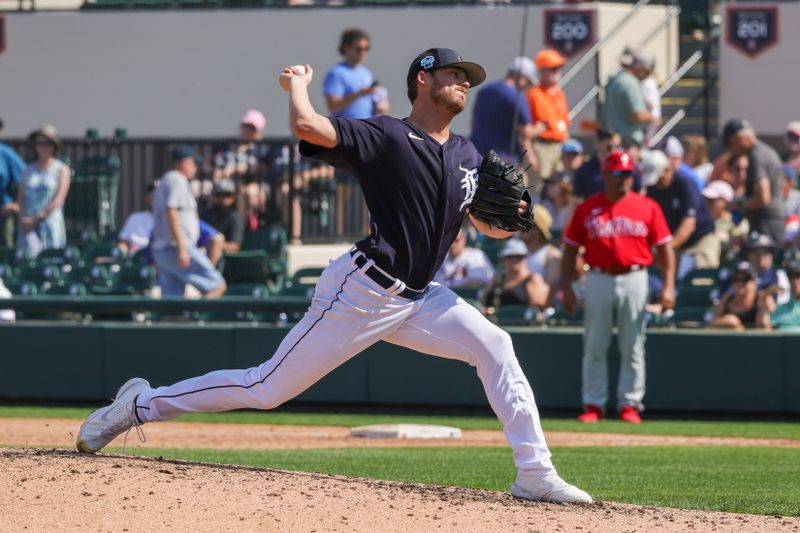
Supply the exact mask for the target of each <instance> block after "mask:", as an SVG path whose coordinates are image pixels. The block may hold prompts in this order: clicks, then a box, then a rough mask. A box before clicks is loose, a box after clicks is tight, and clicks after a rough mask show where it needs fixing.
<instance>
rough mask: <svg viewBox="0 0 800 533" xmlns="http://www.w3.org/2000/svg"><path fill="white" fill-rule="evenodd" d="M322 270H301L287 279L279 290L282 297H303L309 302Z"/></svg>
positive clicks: (315, 268)
mask: <svg viewBox="0 0 800 533" xmlns="http://www.w3.org/2000/svg"><path fill="white" fill-rule="evenodd" d="M323 270H324V269H323V268H320V267H309V268H301V269H299V270H297V272H295V273H294V274H292V277H291V278H289V279H288V280H287V281H286V282H285V283H284V284H283V288H281V290H280V294H281V295H282V296H303V297H305V298H308V299H309V300H310V299H311V298H313V296H314V289H315V288H316V286H317V281H318V280H319V277H320V276H321V275H322V271H323Z"/></svg>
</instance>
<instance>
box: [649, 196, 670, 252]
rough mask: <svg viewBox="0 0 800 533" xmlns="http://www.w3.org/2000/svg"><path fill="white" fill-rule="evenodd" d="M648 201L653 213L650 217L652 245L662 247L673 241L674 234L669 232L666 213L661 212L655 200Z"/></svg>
mask: <svg viewBox="0 0 800 533" xmlns="http://www.w3.org/2000/svg"><path fill="white" fill-rule="evenodd" d="M648 200H649V203H650V210H651V213H652V215H651V217H650V233H649V240H650V244H652V245H655V246H660V245H662V244H666V243H668V242H669V241H671V240H672V233H670V231H669V226H667V219H666V218H664V211H662V210H661V206H660V205H658V204H657V203H656V202H655V201H654V200H650V199H648Z"/></svg>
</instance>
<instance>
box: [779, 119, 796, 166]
mask: <svg viewBox="0 0 800 533" xmlns="http://www.w3.org/2000/svg"><path fill="white" fill-rule="evenodd" d="M783 141H784V143H785V144H786V152H785V153H784V154H783V157H782V158H781V159H783V161H784V163H787V164H788V165H789V166H790V167H792V169H793V170H794V171H795V172H798V171H800V120H793V121H791V122H790V123H788V124H787V125H786V135H785V137H784V139H783Z"/></svg>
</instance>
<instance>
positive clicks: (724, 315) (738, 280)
mask: <svg viewBox="0 0 800 533" xmlns="http://www.w3.org/2000/svg"><path fill="white" fill-rule="evenodd" d="M757 279H758V275H757V274H756V272H755V270H754V269H753V267H752V266H751V265H750V263H748V262H747V261H742V262H740V263H739V264H737V265H736V268H735V269H734V271H733V276H732V277H731V281H732V283H733V288H732V290H730V291H728V292H726V293H725V294H724V295H723V296H722V298H721V299H720V301H719V303H718V304H717V306H716V307H715V308H714V318H713V319H712V320H711V322H710V323H709V327H711V328H719V329H732V330H735V331H744V330H745V329H747V328H768V327H769V316H770V313H771V312H772V311H773V310H774V309H775V307H774V302H773V301H772V300H771V299H769V298H767V296H766V295H765V294H764V293H760V292H759V291H758V285H757Z"/></svg>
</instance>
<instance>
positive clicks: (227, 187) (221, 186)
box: [214, 178, 236, 194]
mask: <svg viewBox="0 0 800 533" xmlns="http://www.w3.org/2000/svg"><path fill="white" fill-rule="evenodd" d="M214 194H236V184H235V183H233V180H232V179H230V178H222V179H221V180H219V181H218V182H217V183H215V184H214Z"/></svg>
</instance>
